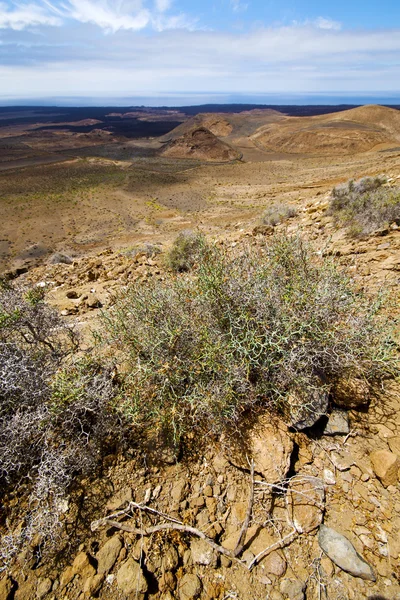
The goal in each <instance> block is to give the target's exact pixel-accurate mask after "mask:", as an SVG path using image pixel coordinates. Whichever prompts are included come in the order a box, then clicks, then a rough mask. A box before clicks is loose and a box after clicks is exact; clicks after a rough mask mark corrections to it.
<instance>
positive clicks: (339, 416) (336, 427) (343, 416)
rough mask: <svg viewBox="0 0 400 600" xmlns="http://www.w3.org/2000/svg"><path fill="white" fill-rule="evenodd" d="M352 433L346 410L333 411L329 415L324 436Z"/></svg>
mask: <svg viewBox="0 0 400 600" xmlns="http://www.w3.org/2000/svg"><path fill="white" fill-rule="evenodd" d="M349 431H350V425H349V415H348V414H347V412H346V411H344V410H333V411H332V412H331V414H330V415H329V420H328V423H327V424H326V427H325V430H324V435H347V434H348V433H349Z"/></svg>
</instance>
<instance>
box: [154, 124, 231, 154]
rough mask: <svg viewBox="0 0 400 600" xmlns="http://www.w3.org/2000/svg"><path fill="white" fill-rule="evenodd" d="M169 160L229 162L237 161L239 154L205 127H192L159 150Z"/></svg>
mask: <svg viewBox="0 0 400 600" xmlns="http://www.w3.org/2000/svg"><path fill="white" fill-rule="evenodd" d="M160 154H161V155H163V156H166V157H169V158H194V159H197V160H206V161H215V162H229V161H232V160H239V159H240V158H241V155H240V152H238V151H237V150H235V149H234V148H232V147H231V146H229V145H228V144H226V143H225V142H223V141H221V140H220V139H218V138H217V136H216V135H214V134H213V133H212V132H211V131H210V130H209V129H207V128H206V127H194V128H192V129H191V130H190V131H188V132H186V133H184V134H183V135H181V136H180V137H178V138H176V139H171V140H170V141H169V142H167V143H166V145H165V146H164V147H163V148H162V149H161V150H160Z"/></svg>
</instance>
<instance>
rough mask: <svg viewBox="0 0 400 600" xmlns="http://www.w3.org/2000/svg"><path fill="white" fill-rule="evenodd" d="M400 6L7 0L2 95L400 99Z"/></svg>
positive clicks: (1, 13) (387, 2) (0, 8)
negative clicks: (368, 95) (199, 95)
mask: <svg viewBox="0 0 400 600" xmlns="http://www.w3.org/2000/svg"><path fill="white" fill-rule="evenodd" d="M399 82H400V1H395V0H381V1H380V2H377V1H376V0H347V1H345V0H335V1H334V2H325V1H324V0H320V1H317V0H309V1H296V0H288V1H284V0H281V1H278V0H191V1H190V0H114V1H111V0H26V1H25V0H18V1H10V0H0V101H2V102H6V101H10V102H11V100H12V99H16V98H22V99H23V98H27V99H28V98H29V99H34V98H50V97H51V98H57V97H66V96H74V97H85V98H87V97H96V98H106V97H107V98H119V97H120V98H126V97H132V98H134V97H139V96H140V97H143V96H147V97H157V96H163V97H168V96H171V97H172V96H173V97H174V98H175V97H176V96H179V95H180V94H188V95H196V94H199V93H202V94H205V96H204V101H207V93H208V94H209V97H210V98H211V97H213V98H214V97H218V95H221V98H222V96H223V95H229V96H230V97H239V96H243V97H245V96H246V95H247V96H251V95H254V96H257V97H260V98H261V97H262V96H263V95H268V94H275V95H279V94H280V95H290V94H297V95H302V94H317V95H318V94H322V95H324V94H325V95H329V94H330V95H333V96H335V94H338V95H341V96H343V95H345V96H346V95H348V96H349V97H351V96H353V97H354V96H359V95H362V94H364V93H367V94H370V95H371V94H372V95H377V96H379V95H381V96H396V95H400V83H399Z"/></svg>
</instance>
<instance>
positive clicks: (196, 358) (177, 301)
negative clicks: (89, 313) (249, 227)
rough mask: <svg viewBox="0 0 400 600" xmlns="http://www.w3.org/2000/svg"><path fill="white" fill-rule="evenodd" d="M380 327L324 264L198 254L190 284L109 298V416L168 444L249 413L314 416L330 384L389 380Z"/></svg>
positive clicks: (303, 250)
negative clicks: (118, 376) (115, 391)
mask: <svg viewBox="0 0 400 600" xmlns="http://www.w3.org/2000/svg"><path fill="white" fill-rule="evenodd" d="M388 327H389V326H388V324H387V323H386V322H385V321H381V320H380V319H379V318H378V317H377V315H376V305H371V303H370V302H368V301H367V299H366V298H364V297H362V296H361V295H360V294H359V293H356V292H355V290H354V288H353V286H352V284H351V282H350V281H349V280H348V279H347V278H346V277H345V276H344V275H343V274H341V273H340V272H339V271H338V270H337V269H336V268H335V266H334V265H333V263H331V262H328V261H327V260H323V259H317V258H316V257H315V256H314V255H313V254H312V253H311V252H310V250H309V249H308V248H307V247H306V246H305V244H304V243H303V242H302V241H301V240H300V239H298V238H290V237H285V236H274V237H273V238H272V239H271V241H270V242H269V243H268V246H266V247H265V250H264V253H254V252H253V253H252V252H250V250H247V251H245V252H241V253H240V254H238V255H237V256H234V257H231V256H229V255H227V254H224V253H223V252H222V251H220V250H218V249H216V248H215V247H213V246H208V248H207V249H206V250H205V251H204V252H203V254H202V259H201V261H200V263H199V267H198V269H197V270H196V271H195V272H193V273H192V274H190V275H189V274H188V275H182V276H180V277H171V278H169V279H167V280H166V281H164V282H163V283H160V282H149V283H148V284H146V285H143V283H140V284H134V285H133V286H132V287H130V288H128V289H126V290H123V291H121V292H120V294H119V295H118V296H117V297H116V298H115V304H114V306H113V308H112V309H111V310H110V311H109V312H108V313H104V314H103V331H102V334H101V335H102V337H103V340H104V342H105V344H106V345H107V347H109V348H111V351H112V352H115V350H118V353H119V356H120V359H121V362H123V363H124V368H123V371H124V372H125V373H127V375H126V379H125V385H126V389H127V393H126V396H125V399H124V402H123V403H121V405H120V410H121V411H122V412H123V414H124V415H126V416H129V418H130V419H131V420H132V421H133V422H134V423H135V424H136V426H137V427H138V429H140V430H145V429H146V428H147V429H149V430H154V429H158V430H160V431H165V432H167V433H168V434H169V435H170V436H171V437H172V438H173V439H174V440H175V442H177V441H178V440H179V439H180V437H181V436H182V435H183V434H184V433H185V432H186V431H188V430H192V429H193V428H196V427H199V428H202V429H203V431H214V432H217V433H219V432H221V431H222V430H223V429H224V428H225V427H226V426H232V425H237V424H239V423H240V421H241V417H242V415H243V413H245V412H247V411H248V410H249V409H251V408H252V407H255V406H257V407H261V408H265V409H269V410H276V411H279V412H281V413H282V414H284V415H286V416H288V418H290V412H291V410H292V408H293V403H294V401H293V398H296V401H297V402H300V403H301V405H302V407H303V408H304V410H305V411H307V410H309V411H310V412H312V411H315V410H317V408H315V402H314V401H313V399H315V397H316V394H318V393H321V394H323V395H324V394H325V395H326V393H327V392H328V391H329V389H330V386H331V383H332V382H333V381H334V380H335V378H337V377H339V376H343V375H344V376H345V375H346V374H350V373H351V374H352V376H354V377H357V376H358V377H361V378H363V379H365V380H367V381H368V382H370V383H371V384H374V383H376V382H380V381H382V380H383V379H384V378H385V377H386V376H388V375H390V373H392V372H396V370H397V362H396V356H395V352H394V349H393V345H392V344H391V341H390V335H389V329H388Z"/></svg>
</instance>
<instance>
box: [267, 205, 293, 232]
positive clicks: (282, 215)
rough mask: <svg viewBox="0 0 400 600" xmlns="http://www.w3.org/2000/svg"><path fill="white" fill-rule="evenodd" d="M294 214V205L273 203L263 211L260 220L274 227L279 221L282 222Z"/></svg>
mask: <svg viewBox="0 0 400 600" xmlns="http://www.w3.org/2000/svg"><path fill="white" fill-rule="evenodd" d="M296 215H297V209H296V208H295V207H294V206H289V205H288V204H283V203H274V204H271V205H270V206H269V207H268V208H267V210H266V211H265V212H264V214H263V217H262V222H263V225H271V226H272V227H275V226H276V225H279V223H283V222H285V221H287V220H288V219H291V218H292V217H295V216H296Z"/></svg>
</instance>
